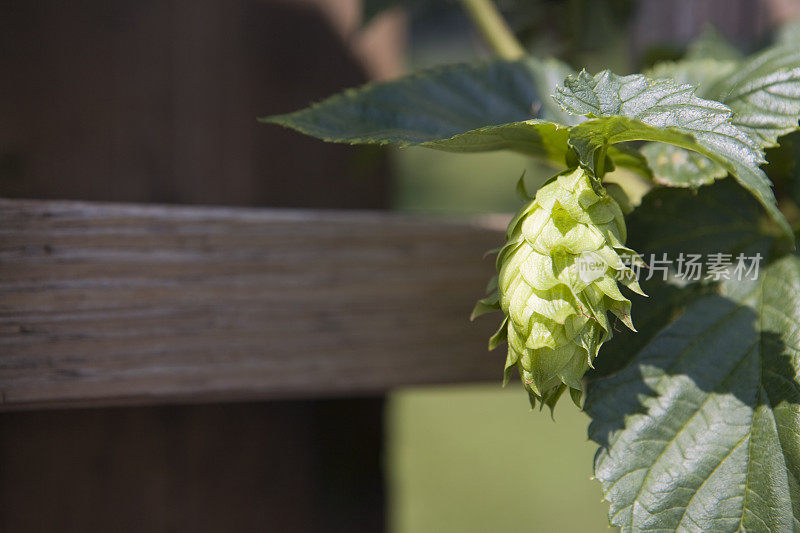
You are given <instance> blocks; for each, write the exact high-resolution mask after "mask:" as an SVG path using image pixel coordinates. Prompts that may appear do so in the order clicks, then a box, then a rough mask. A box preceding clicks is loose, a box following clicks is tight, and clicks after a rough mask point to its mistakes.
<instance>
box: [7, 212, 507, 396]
mask: <svg viewBox="0 0 800 533" xmlns="http://www.w3.org/2000/svg"><path fill="white" fill-rule="evenodd" d="M505 223H506V218H505V217H503V216H495V217H492V216H488V217H482V218H481V217H479V218H470V219H466V220H461V221H453V220H446V219H436V218H418V217H412V216H405V215H400V214H392V213H381V212H368V211H362V212H356V211H349V212H348V211H324V210H317V211H311V210H288V209H285V210H282V209H247V208H214V207H208V208H206V207H177V206H170V207H159V206H143V205H123V204H96V203H85V202H51V201H23V200H2V201H0V393H1V394H2V405H0V409H3V410H11V409H20V408H31V407H43V406H47V407H52V406H76V405H87V404H88V405H104V406H108V405H120V404H131V403H135V404H146V403H165V402H175V401H177V402H206V401H216V400H221V399H224V400H230V399H251V398H291V397H302V398H319V397H331V396H353V395H366V394H374V393H383V392H385V391H387V390H390V389H391V388H393V387H397V386H403V385H416V384H424V383H447V382H470V381H481V380H493V379H494V380H496V379H498V378H499V376H500V372H501V368H502V359H503V356H502V354H497V353H495V354H490V353H488V352H487V351H486V339H487V337H488V335H490V333H491V330H492V328H493V327H495V326H496V324H495V322H496V321H493V320H491V319H484V320H481V321H478V322H477V323H475V324H470V323H469V321H468V315H469V312H470V310H471V307H472V304H473V303H474V301H475V299H476V298H478V297H480V296H481V295H482V291H483V289H484V287H485V284H486V282H487V280H488V279H489V277H490V276H491V274H492V270H493V264H492V259H490V258H486V259H484V260H481V257H482V255H483V254H484V253H485V251H486V250H488V249H490V248H492V247H495V246H497V245H498V243H500V242H501V239H502V229H503V227H504V225H505Z"/></svg>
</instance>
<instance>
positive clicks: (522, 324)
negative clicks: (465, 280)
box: [473, 169, 643, 409]
mask: <svg viewBox="0 0 800 533" xmlns="http://www.w3.org/2000/svg"><path fill="white" fill-rule="evenodd" d="M625 239H626V228H625V220H624V219H623V216H622V210H621V209H620V206H619V204H618V203H617V202H616V201H615V200H614V199H613V198H612V197H611V196H609V195H608V193H607V192H606V191H605V190H604V189H603V188H602V187H600V186H599V185H596V186H595V187H593V186H592V182H591V180H590V177H589V175H588V174H586V172H584V171H583V170H581V169H577V170H575V171H572V172H570V173H567V174H562V175H559V176H557V177H556V178H555V179H553V180H552V181H550V182H549V183H548V184H546V185H545V186H543V187H542V188H541V189H539V191H538V192H537V193H536V198H535V199H533V200H531V201H530V202H529V203H528V204H527V205H526V206H525V207H523V208H522V210H520V212H519V213H517V215H516V216H515V217H514V219H513V220H512V221H511V223H510V224H509V226H508V232H507V234H506V244H505V246H503V247H502V248H501V249H500V251H499V254H498V257H497V270H498V276H497V277H496V278H495V279H494V280H493V282H492V286H491V287H490V290H491V289H492V288H493V289H494V292H493V293H492V294H491V295H490V296H488V297H487V298H484V299H483V300H481V301H480V302H478V305H477V306H476V308H475V312H474V313H473V316H477V315H480V314H483V313H484V312H488V311H491V310H494V309H502V311H503V313H505V315H506V317H505V319H504V321H503V323H502V324H501V326H500V329H499V330H498V332H497V333H496V334H495V335H494V336H493V337H492V338H491V339H490V341H489V348H490V349H493V348H495V347H496V346H497V345H498V344H500V343H501V342H502V341H503V340H507V341H508V358H507V360H506V368H505V381H507V380H508V377H509V374H510V371H511V369H512V368H513V367H515V366H516V367H517V370H518V371H519V374H520V377H521V379H522V382H523V384H524V385H525V388H526V389H527V391H528V393H529V395H530V399H531V405H535V404H536V402H537V401H538V402H539V403H540V405H543V404H546V405H548V406H549V407H550V408H551V409H552V408H553V407H554V406H555V403H556V401H557V400H558V398H559V397H560V396H561V394H562V393H563V392H564V391H565V390H566V389H567V388H569V389H570V393H571V395H572V398H573V400H574V401H575V403H576V404H577V403H578V402H579V401H580V396H581V392H582V385H581V378H582V377H583V374H584V373H585V372H586V370H587V369H588V368H589V367H591V366H592V361H593V360H594V358H595V357H597V353H598V350H599V349H600V346H601V345H602V344H603V343H604V342H606V341H607V340H609V339H610V338H611V336H612V333H613V330H614V323H615V322H616V321H621V322H622V323H624V324H625V325H626V326H627V327H628V328H630V329H632V330H633V324H632V322H631V319H630V308H631V302H630V300H628V299H627V298H625V296H623V295H622V293H621V292H620V291H619V288H618V286H617V282H620V283H622V284H624V285H626V286H627V287H628V288H630V289H632V290H634V291H635V292H637V293H639V294H643V293H642V292H641V289H640V288H639V284H638V283H637V282H636V279H635V276H634V275H633V271H632V270H631V268H630V267H629V266H626V264H625V262H624V261H623V259H625V258H626V256H627V258H630V259H629V261H628V264H630V263H631V261H633V262H634V263H635V264H639V263H638V261H640V259H639V258H638V256H637V255H636V254H635V253H634V252H633V251H632V250H630V249H628V248H626V247H625V246H624V244H625ZM608 311H610V312H611V313H612V314H613V315H615V316H616V318H612V321H613V322H611V321H609V316H608Z"/></svg>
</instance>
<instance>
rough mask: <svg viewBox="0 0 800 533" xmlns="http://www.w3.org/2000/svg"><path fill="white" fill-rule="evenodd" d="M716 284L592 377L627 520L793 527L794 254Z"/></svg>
mask: <svg viewBox="0 0 800 533" xmlns="http://www.w3.org/2000/svg"><path fill="white" fill-rule="evenodd" d="M723 288H724V290H723V293H722V295H720V296H711V297H707V298H705V299H702V300H700V301H696V302H694V303H693V304H692V305H690V306H689V307H688V308H687V310H686V312H685V313H684V314H683V315H682V316H681V317H680V318H678V319H677V320H676V321H675V322H674V323H673V324H672V325H670V326H669V327H667V328H666V329H665V330H663V331H662V332H661V333H659V334H658V335H656V336H655V338H654V339H653V340H652V341H651V342H649V343H648V345H647V346H645V347H643V348H642V349H641V350H640V351H639V352H638V353H637V354H636V356H635V358H634V359H633V360H632V361H631V362H630V364H628V366H626V367H625V368H623V369H622V370H620V371H619V372H617V373H616V374H614V375H612V376H610V377H607V378H604V379H601V380H599V381H595V382H592V383H591V385H590V386H589V387H588V396H587V400H586V407H585V408H586V410H587V412H588V413H589V415H590V416H591V417H592V418H593V421H592V424H591V426H590V437H591V438H592V439H593V440H595V441H596V442H598V443H599V444H600V445H601V449H600V451H599V453H598V455H597V457H596V461H595V475H596V477H597V478H598V479H599V480H600V481H601V482H602V484H603V489H604V493H605V497H606V499H607V500H608V501H609V502H610V503H611V508H610V513H609V515H610V520H611V522H612V524H613V525H616V526H619V527H621V528H622V530H623V531H698V532H699V531H704V532H734V531H797V530H798V528H800V481H799V480H800V382H798V377H797V376H798V372H800V349H799V348H798V346H800V329H798V327H797V324H798V322H800V296H798V295H800V259H798V258H797V257H795V256H790V257H787V258H785V259H783V260H781V261H780V262H778V263H776V264H774V265H772V266H770V267H769V268H768V269H766V270H765V271H764V272H762V276H761V279H760V281H759V282H750V283H747V282H736V281H731V282H728V283H726V285H725V286H724V287H723Z"/></svg>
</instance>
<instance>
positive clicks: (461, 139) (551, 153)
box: [421, 120, 569, 165]
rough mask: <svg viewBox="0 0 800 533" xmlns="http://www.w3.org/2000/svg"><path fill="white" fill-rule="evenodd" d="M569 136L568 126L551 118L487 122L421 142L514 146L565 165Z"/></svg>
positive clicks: (475, 148)
mask: <svg viewBox="0 0 800 533" xmlns="http://www.w3.org/2000/svg"><path fill="white" fill-rule="evenodd" d="M568 140H569V129H568V128H566V127H564V126H561V125H560V124H554V123H552V122H546V121H542V120H528V121H525V122H512V123H510V124H502V125H499V126H486V127H485V128H479V129H476V130H472V131H468V132H466V133H462V134H459V135H454V136H453V137H450V138H449V139H441V140H437V141H428V142H425V143H422V144H421V146H425V147H428V148H435V149H437V150H444V151H446V152H485V151H490V150H513V151H516V152H520V153H523V154H527V155H531V156H535V157H540V158H543V159H548V160H550V161H553V162H557V163H560V164H562V165H563V164H564V162H565V157H566V154H567V151H568V150H569V144H568Z"/></svg>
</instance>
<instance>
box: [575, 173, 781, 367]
mask: <svg viewBox="0 0 800 533" xmlns="http://www.w3.org/2000/svg"><path fill="white" fill-rule="evenodd" d="M762 218H763V215H762V211H761V209H760V208H759V205H758V203H757V202H756V201H755V200H754V199H753V198H752V197H751V196H750V195H749V194H747V192H746V191H745V190H743V189H742V188H741V187H739V186H737V185H736V184H735V183H733V182H732V180H729V179H727V180H720V181H718V182H716V183H715V184H713V185H711V186H708V187H703V188H701V189H699V190H697V191H690V190H686V189H669V188H663V187H660V188H656V189H653V190H652V191H650V192H649V193H647V194H646V195H645V196H644V198H642V203H641V205H640V206H639V207H637V208H636V209H635V210H634V212H633V213H632V214H631V215H630V216H629V217H628V219H627V224H628V228H629V234H628V245H629V246H630V247H631V248H633V249H634V250H636V251H638V252H639V253H640V254H641V255H642V257H643V259H644V260H645V262H647V263H650V264H652V263H653V258H662V257H664V254H666V257H667V258H668V260H670V261H672V267H673V273H674V274H673V276H672V277H671V279H670V280H668V282H665V281H664V280H663V277H664V276H663V273H660V272H659V273H654V275H652V276H651V279H649V280H648V279H646V278H647V277H648V275H649V271H648V270H646V269H645V270H642V273H641V277H640V280H639V281H640V283H641V285H642V289H643V290H644V292H645V293H646V294H647V295H648V297H649V298H641V297H636V296H632V298H635V300H634V304H633V307H632V319H633V324H634V325H635V326H636V329H637V332H632V331H629V330H627V329H626V328H623V329H622V330H621V331H620V332H618V333H615V334H614V338H613V339H611V341H609V342H608V343H607V344H606V345H605V346H604V347H603V349H602V350H601V352H600V356H599V357H598V359H597V362H596V364H595V368H596V370H595V371H594V372H592V374H591V375H590V379H596V378H597V377H598V376H603V375H608V374H609V373H611V372H614V371H616V370H618V369H619V368H621V367H622V366H623V365H624V364H625V363H627V362H628V361H629V360H630V359H631V358H632V357H633V356H634V355H635V354H636V353H637V352H638V351H639V350H640V349H641V348H643V347H644V346H645V345H646V344H647V343H648V342H650V339H652V338H653V337H654V336H655V335H656V334H657V333H658V332H659V331H661V330H662V329H664V328H665V327H666V326H667V325H668V324H669V323H670V322H672V320H673V319H675V318H676V317H677V316H679V315H680V314H681V313H682V311H683V308H684V307H685V306H686V304H688V303H691V302H692V301H694V300H695V299H696V298H697V297H698V296H700V295H702V294H704V293H708V292H709V291H713V290H714V287H710V286H701V285H700V284H697V283H692V284H691V285H688V286H687V284H689V283H691V282H694V281H697V280H693V279H690V278H691V277H692V276H691V275H687V274H689V272H688V270H689V269H687V268H686V267H685V266H683V263H681V261H685V260H686V259H688V258H689V257H690V255H689V254H700V255H701V256H702V257H703V258H705V257H707V256H708V254H713V253H727V254H731V257H732V258H735V257H737V255H738V254H740V253H743V254H745V255H746V256H748V257H752V256H755V254H761V255H762V257H765V258H766V257H767V255H768V252H769V250H770V248H771V246H772V243H773V241H774V238H773V236H772V235H769V234H767V233H765V232H764V231H763V229H762V227H763V224H761V219H762ZM679 267H680V272H679V271H678V270H679Z"/></svg>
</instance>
